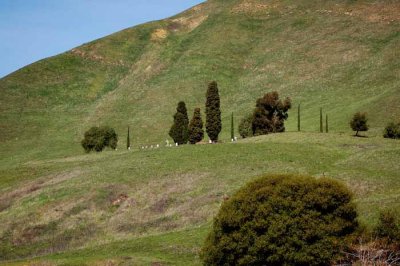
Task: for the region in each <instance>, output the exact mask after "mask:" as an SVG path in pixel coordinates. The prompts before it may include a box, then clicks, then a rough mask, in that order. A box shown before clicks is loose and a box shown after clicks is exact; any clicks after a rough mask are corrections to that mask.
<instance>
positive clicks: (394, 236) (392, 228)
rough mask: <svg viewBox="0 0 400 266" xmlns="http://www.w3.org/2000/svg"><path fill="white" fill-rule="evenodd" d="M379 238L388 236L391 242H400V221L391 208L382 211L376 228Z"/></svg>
mask: <svg viewBox="0 0 400 266" xmlns="http://www.w3.org/2000/svg"><path fill="white" fill-rule="evenodd" d="M375 234H376V236H377V237H379V238H386V239H387V240H388V241H389V242H400V222H399V220H398V219H397V218H396V216H395V214H394V213H393V212H391V211H390V210H384V211H381V212H380V214H379V221H378V224H377V226H376V228H375Z"/></svg>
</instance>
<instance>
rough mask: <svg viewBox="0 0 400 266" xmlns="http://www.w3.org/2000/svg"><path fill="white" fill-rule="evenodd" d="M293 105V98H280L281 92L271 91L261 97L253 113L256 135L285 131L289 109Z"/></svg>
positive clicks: (253, 125) (254, 132)
mask: <svg viewBox="0 0 400 266" xmlns="http://www.w3.org/2000/svg"><path fill="white" fill-rule="evenodd" d="M291 107H292V103H291V100H290V99H289V98H286V99H285V100H284V101H282V100H280V99H279V93H278V92H276V91H273V92H269V93H267V94H265V95H264V97H262V98H259V99H258V100H257V103H256V108H255V110H254V113H253V121H252V129H253V134H254V135H265V134H268V133H275V132H284V131H285V120H286V119H287V118H288V116H289V115H288V111H289V109H290V108H291Z"/></svg>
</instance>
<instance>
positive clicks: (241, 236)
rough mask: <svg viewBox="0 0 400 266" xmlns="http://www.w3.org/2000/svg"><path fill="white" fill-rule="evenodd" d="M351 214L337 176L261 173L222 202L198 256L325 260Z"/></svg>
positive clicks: (254, 261)
mask: <svg viewBox="0 0 400 266" xmlns="http://www.w3.org/2000/svg"><path fill="white" fill-rule="evenodd" d="M356 216H357V214H356V210H355V206H354V204H353V203H352V194H351V193H350V191H349V190H348V189H347V188H346V187H345V186H344V185H342V184H340V183H339V182H337V181H334V180H331V179H328V178H321V179H315V178H312V177H305V176H288V175H273V176H265V177H262V178H260V179H257V180H256V181H254V182H251V183H249V184H248V185H246V186H245V187H243V188H242V189H240V190H239V191H238V192H237V193H236V194H235V195H234V196H233V197H232V198H230V199H229V200H227V201H225V202H224V203H223V204H222V206H221V209H220V211H219V213H218V215H217V216H216V218H215V220H214V224H213V228H212V231H211V233H210V234H209V235H208V237H207V240H206V242H205V245H204V247H203V249H202V252H201V257H202V259H203V261H204V264H205V265H330V262H331V261H332V260H334V259H335V257H336V255H338V253H339V252H340V250H341V248H343V247H344V245H345V242H346V240H345V238H346V236H348V235H349V234H351V233H352V232H353V231H354V230H355V229H356V228H357V221H356Z"/></svg>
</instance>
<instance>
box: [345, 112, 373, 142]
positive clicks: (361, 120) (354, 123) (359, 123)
mask: <svg viewBox="0 0 400 266" xmlns="http://www.w3.org/2000/svg"><path fill="white" fill-rule="evenodd" d="M367 121H368V119H367V115H366V113H360V112H357V113H355V114H354V116H353V119H351V121H350V126H351V128H352V129H353V131H356V136H357V137H358V132H359V131H367V130H368V128H369V126H368V124H367Z"/></svg>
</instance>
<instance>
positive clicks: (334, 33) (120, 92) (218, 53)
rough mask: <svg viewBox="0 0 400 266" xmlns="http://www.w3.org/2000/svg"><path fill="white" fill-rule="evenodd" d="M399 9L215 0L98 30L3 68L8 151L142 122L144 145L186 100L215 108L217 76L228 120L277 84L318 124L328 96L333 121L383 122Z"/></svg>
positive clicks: (390, 101)
mask: <svg viewBox="0 0 400 266" xmlns="http://www.w3.org/2000/svg"><path fill="white" fill-rule="evenodd" d="M398 14H400V7H399V4H398V2H396V1H390V0H387V1H339V2H338V1H311V2H310V1H306V0H302V1H273V0H271V1H261V0H260V1H257V0H251V1H239V0H229V1H222V0H213V1H208V2H206V3H204V4H201V5H199V6H197V7H194V8H192V9H190V10H188V11H186V12H184V13H182V14H179V15H177V16H175V17H172V18H169V19H166V20H162V21H156V22H151V23H148V24H144V25H140V26H138V27H134V28H130V29H126V30H123V31H121V32H118V33H115V34H113V35H111V36H108V37H105V38H103V39H99V40H96V41H93V42H91V43H88V44H85V45H83V46H80V47H77V48H75V49H73V50H71V51H69V52H66V53H64V54H62V55H59V56H55V57H52V58H49V59H45V60H42V61H40V62H37V63H35V64H32V65H30V66H27V67H25V68H23V69H21V70H19V71H17V72H15V73H13V74H11V75H9V76H7V77H5V78H3V79H1V81H0V90H1V93H2V97H1V100H0V101H1V104H0V105H1V107H0V108H1V109H0V111H1V135H2V139H1V155H2V156H1V157H2V161H3V162H4V163H7V164H9V163H12V162H11V161H10V160H11V157H13V159H12V160H15V159H17V160H19V161H26V160H29V159H32V158H37V157H46V158H52V157H54V156H65V155H73V154H77V153H79V152H81V149H80V147H79V145H74V143H78V142H79V141H80V140H81V136H82V135H83V133H84V132H85V131H86V130H87V129H89V128H90V127H91V126H93V125H100V124H107V125H109V126H111V127H112V128H115V129H116V131H117V133H119V134H121V133H122V132H125V129H126V126H127V125H128V124H129V125H135V129H134V130H133V132H132V137H133V139H132V146H136V145H139V144H143V143H150V142H160V141H163V140H165V138H167V137H168V130H165V129H166V128H168V127H169V126H170V124H171V122H172V119H171V117H172V115H173V113H174V106H175V104H176V103H177V102H178V101H180V100H183V99H184V100H185V102H186V104H187V105H188V109H189V110H193V109H194V108H195V107H203V106H204V100H203V99H204V91H205V88H206V87H207V84H208V82H209V81H211V80H217V81H218V84H219V90H220V95H221V99H222V102H221V109H222V122H223V124H224V125H229V122H230V121H229V119H230V114H231V112H234V113H235V114H236V116H235V117H236V118H237V119H238V121H240V118H241V117H242V116H245V115H246V111H247V110H252V109H253V108H254V102H253V99H256V98H259V97H261V96H262V95H263V94H264V93H265V92H268V91H273V90H276V91H278V92H279V93H280V95H285V96H289V97H291V98H292V99H293V106H297V104H298V103H302V111H303V116H302V120H303V121H302V126H303V129H304V130H306V131H307V130H308V131H313V130H317V129H318V124H317V123H318V110H319V108H320V107H323V108H324V110H325V111H326V112H327V113H328V114H329V115H330V127H331V130H332V131H335V132H339V131H348V130H349V128H348V121H349V120H350V118H351V116H352V115H353V114H354V113H355V112H356V111H362V112H367V113H368V114H369V118H370V123H371V125H374V126H373V127H375V128H379V130H378V131H381V128H383V127H384V126H385V125H386V124H387V123H388V122H391V121H395V120H396V119H395V118H396V117H398V116H399V115H400V107H399V105H398V102H399V101H400V86H399V73H400V72H399V71H400V62H399V60H398V58H399V53H400V51H399V49H397V47H399V46H400V31H399V19H400V18H399V15H398ZM293 112H295V110H292V111H291V112H290V113H289V116H290V115H291V114H292V113H293ZM149 117H151V119H148V118H149ZM295 129H296V122H295V121H294V120H289V121H288V125H287V130H289V131H290V130H295ZM31 136H35V137H34V138H31ZM221 138H222V139H224V138H225V139H228V138H229V126H226V127H224V130H223V132H222V135H221ZM123 139H124V138H122V139H121V140H122V141H121V142H120V145H121V146H122V147H123V146H125V144H124V143H123V142H124V140H123ZM22 151H24V152H22Z"/></svg>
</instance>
